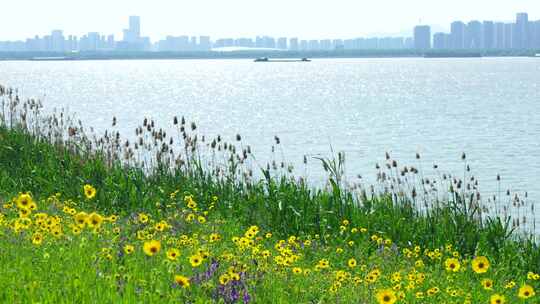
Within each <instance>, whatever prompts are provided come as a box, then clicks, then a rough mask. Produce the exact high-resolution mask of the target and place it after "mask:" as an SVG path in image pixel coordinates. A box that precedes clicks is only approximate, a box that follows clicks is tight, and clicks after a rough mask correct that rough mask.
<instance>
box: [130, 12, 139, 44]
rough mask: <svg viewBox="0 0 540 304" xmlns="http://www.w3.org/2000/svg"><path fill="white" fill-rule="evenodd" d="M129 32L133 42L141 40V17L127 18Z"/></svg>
mask: <svg viewBox="0 0 540 304" xmlns="http://www.w3.org/2000/svg"><path fill="white" fill-rule="evenodd" d="M129 31H130V32H131V34H132V35H133V38H134V39H135V40H138V39H139V38H141V17H139V16H129Z"/></svg>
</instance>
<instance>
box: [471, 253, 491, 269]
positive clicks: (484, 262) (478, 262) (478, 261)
mask: <svg viewBox="0 0 540 304" xmlns="http://www.w3.org/2000/svg"><path fill="white" fill-rule="evenodd" d="M471 267H472V270H473V271H474V272H476V273H486V272H487V271H488V269H489V260H488V259H487V258H486V257H485V256H478V257H476V258H474V259H473V260H472V262H471Z"/></svg>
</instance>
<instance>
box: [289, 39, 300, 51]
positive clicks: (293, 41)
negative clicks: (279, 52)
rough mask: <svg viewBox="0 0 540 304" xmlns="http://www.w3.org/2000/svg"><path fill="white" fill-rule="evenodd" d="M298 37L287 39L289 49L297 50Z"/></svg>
mask: <svg viewBox="0 0 540 304" xmlns="http://www.w3.org/2000/svg"><path fill="white" fill-rule="evenodd" d="M298 47H299V46H298V38H291V39H290V40H289V50H291V51H298Z"/></svg>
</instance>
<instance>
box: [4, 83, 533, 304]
mask: <svg viewBox="0 0 540 304" xmlns="http://www.w3.org/2000/svg"><path fill="white" fill-rule="evenodd" d="M14 96H15V95H13V94H11V95H10V94H9V92H7V91H6V90H5V89H2V90H0V100H2V101H3V103H2V104H3V105H4V104H8V105H10V104H13V101H14V99H15V97H14ZM27 104H29V105H30V104H31V102H30V101H29V102H27ZM10 108H11V109H12V110H6V109H10ZM39 109H40V108H39V106H37V105H35V104H34V106H33V107H32V106H28V107H27V108H26V110H25V108H24V107H22V106H21V105H18V106H17V107H8V106H6V107H4V106H3V111H2V113H3V114H2V116H0V202H2V204H4V203H8V202H11V201H12V200H14V199H15V200H16V199H17V197H18V196H19V194H20V193H23V192H29V193H31V195H32V197H33V198H34V199H35V200H36V201H37V206H38V210H36V211H33V215H34V214H36V213H37V212H45V213H47V214H48V215H49V216H53V215H58V217H59V218H60V219H61V222H60V224H59V227H61V229H62V236H60V237H58V238H56V237H53V236H52V235H51V229H52V228H51V227H48V228H46V229H45V230H43V231H42V232H40V233H43V234H44V235H45V241H44V242H43V244H41V245H39V246H36V245H33V244H32V242H31V240H30V239H31V238H32V236H33V235H34V234H35V233H36V232H38V231H40V230H39V227H38V225H37V224H36V223H35V222H34V223H33V226H31V227H30V228H28V229H26V228H25V229H22V230H20V229H16V228H15V227H16V223H17V222H18V221H19V214H18V213H17V212H16V211H17V210H16V208H17V207H15V206H11V207H10V206H8V205H9V204H8V205H3V206H1V207H0V213H2V214H3V215H4V220H3V221H2V222H3V224H2V225H1V226H0V244H1V246H0V248H1V249H0V250H1V254H0V264H1V265H2V267H1V270H0V284H2V285H3V286H5V288H4V289H3V290H2V291H0V301H2V302H11V303H28V302H42V303H53V302H55V303H56V302H65V303H73V302H80V303H116V302H125V303H133V302H174V301H180V302H182V301H185V302H191V303H206V302H208V301H216V302H220V301H221V302H223V303H227V300H226V298H227V296H225V295H223V294H221V295H220V294H219V291H220V290H221V289H223V288H225V287H223V286H221V287H220V283H219V276H220V275H221V274H223V273H225V272H226V270H225V269H226V268H227V267H229V266H232V267H233V268H235V271H236V272H238V273H242V278H241V280H240V281H239V282H238V284H240V285H239V286H241V288H240V287H238V286H237V287H238V288H240V289H239V290H240V292H248V293H249V294H250V297H251V301H255V302H257V303H271V302H273V303H318V302H320V301H322V302H328V303H337V302H342V303H372V302H374V301H375V299H374V298H375V294H376V293H377V292H379V291H381V290H383V289H386V288H395V291H394V293H396V294H398V295H399V296H401V297H402V299H401V301H403V302H408V303H431V302H436V301H441V300H443V299H447V298H448V296H449V295H450V293H451V291H453V290H455V291H456V294H455V295H456V297H455V299H454V298H452V299H451V300H448V302H450V301H452V302H455V303H458V302H459V303H463V302H466V301H467V300H471V301H472V303H482V302H483V303H487V302H488V300H489V297H490V296H492V295H493V294H495V293H499V294H504V295H506V298H507V301H508V302H509V303H513V302H515V301H517V298H516V295H517V292H518V291H517V288H518V287H520V286H521V285H523V284H525V283H527V284H530V285H531V286H533V287H538V284H537V283H536V280H534V276H533V277H531V278H530V279H527V273H528V272H529V271H534V270H535V269H538V268H540V250H539V248H538V246H537V245H536V243H535V242H534V238H533V237H532V236H527V235H522V234H518V233H516V232H515V231H514V228H515V225H512V224H511V223H512V222H511V221H512V219H510V218H508V217H504V216H501V217H499V216H496V215H492V217H490V216H489V215H488V214H487V213H485V212H482V205H481V202H480V201H479V200H477V199H476V196H475V192H474V191H471V190H467V188H466V187H463V186H462V187H458V186H457V184H458V182H459V181H452V180H446V179H441V180H440V181H439V183H438V184H439V185H443V186H441V187H442V189H443V192H444V193H445V199H444V200H441V199H439V198H435V197H429V198H426V197H425V196H421V195H418V194H417V193H416V192H420V191H421V190H420V189H422V188H421V187H422V185H423V184H419V183H416V184H414V185H413V186H412V188H406V187H404V186H403V185H401V184H398V183H396V182H395V181H396V178H400V172H399V171H398V169H397V168H396V167H397V166H393V165H392V163H393V161H392V160H391V159H388V162H389V166H388V169H387V170H386V169H381V172H384V173H385V174H386V175H387V176H389V177H393V178H394V179H391V178H389V179H387V180H384V181H382V182H381V184H382V185H381V188H382V187H383V186H387V187H388V186H390V187H389V188H390V189H391V190H388V191H375V192H374V193H369V192H370V191H368V190H367V189H366V188H364V190H363V191H356V190H354V189H351V188H349V187H347V186H345V184H344V183H343V181H342V168H343V162H344V160H343V159H344V157H343V156H342V155H341V154H338V156H337V158H336V159H322V160H321V165H323V166H324V168H325V170H327V171H328V172H329V177H328V186H327V187H320V188H313V187H311V186H309V185H308V184H306V183H304V182H301V181H298V179H297V178H296V176H294V174H291V173H289V172H288V171H287V170H285V169H280V168H279V167H280V166H275V167H276V168H272V167H273V166H271V165H270V164H269V165H268V166H267V167H262V168H259V167H257V166H256V165H254V164H255V162H253V161H252V160H253V156H252V155H251V153H250V151H249V148H247V146H246V145H245V144H244V143H243V142H242V141H241V140H239V139H238V140H236V141H232V142H225V141H224V140H223V139H221V137H220V138H217V137H216V138H213V139H210V140H208V139H206V140H204V139H202V136H201V135H200V134H198V133H197V131H196V126H195V125H192V126H189V125H188V124H186V123H185V122H184V120H183V119H182V121H181V122H178V121H177V120H176V119H175V124H174V125H173V128H175V129H176V130H177V133H176V134H175V135H170V134H169V136H167V135H166V134H164V133H163V132H162V131H161V130H159V129H158V128H157V127H155V126H153V122H151V121H150V120H146V119H145V123H143V124H142V125H141V127H140V128H137V132H136V133H137V136H138V137H137V140H136V141H135V143H128V144H125V140H123V139H121V138H118V139H117V137H116V135H115V133H114V132H110V133H108V134H107V135H105V136H103V137H100V138H98V139H93V138H92V137H90V136H88V135H86V134H84V133H83V132H82V131H81V129H80V127H79V126H78V125H77V124H74V123H73V122H72V121H71V120H69V119H67V118H66V117H67V116H65V117H64V120H63V122H58V123H56V122H55V119H54V118H55V117H53V116H46V115H43V114H40V113H39ZM6 113H7V114H6ZM21 114H23V115H22V117H24V119H21V118H20V117H21ZM11 117H13V118H14V119H11ZM49 118H50V119H49ZM56 119H57V121H60V119H59V117H58V116H56ZM158 130H159V131H158ZM169 138H172V139H173V140H172V141H173V142H175V143H176V145H174V144H171V142H170V140H169ZM135 145H136V146H135ZM126 155H127V157H125V156H126ZM140 155H143V157H141V156H140ZM171 155H173V157H171ZM179 159H181V161H178V160H179ZM150 161H151V162H152V165H149V162H150ZM464 162H465V161H464ZM465 164H466V163H465ZM253 170H256V171H258V172H259V173H260V174H259V173H257V172H255V174H254V173H253ZM419 174H421V173H417V172H412V171H409V172H406V173H405V174H403V175H402V176H405V177H408V178H409V179H410V180H416V181H418V180H419V179H420V176H419ZM257 176H260V177H257ZM463 180H465V181H466V180H467V179H466V177H464V178H463ZM464 183H466V182H464ZM86 184H90V185H92V186H94V187H95V188H96V189H97V195H96V196H95V197H94V198H92V199H87V198H86V197H85V195H84V193H83V191H82V189H83V186H84V185H86ZM451 187H453V188H454V189H456V190H454V191H449V189H450V188H451ZM413 189H414V190H413ZM417 189H418V190H417ZM57 193H58V194H59V196H56V194H57ZM172 193H176V194H175V195H171V194H172ZM400 193H403V195H401V194H400ZM187 195H193V197H194V200H195V201H196V202H197V205H198V207H197V210H192V209H190V208H188V207H186V205H185V203H184V197H185V196H187ZM213 197H217V198H218V203H212V202H213V201H214V199H213ZM424 204H426V205H427V206H428V207H427V208H419V206H423V205H424ZM8 207H9V208H8ZM64 207H66V208H71V209H73V210H74V212H75V211H76V212H79V211H87V212H88V213H91V212H97V213H99V214H102V215H111V214H115V215H118V216H119V218H120V219H119V220H118V221H117V222H115V223H106V224H104V225H103V227H101V229H100V230H99V231H97V232H96V231H93V230H92V229H87V228H85V229H83V232H82V234H81V235H77V234H74V233H73V232H72V231H71V230H72V227H73V225H74V223H73V217H72V216H71V215H69V214H66V212H65V210H64ZM205 211H206V212H207V213H206V214H205V213H204V212H205ZM138 213H146V214H149V215H151V218H152V219H153V220H152V222H151V223H150V224H141V223H139V222H137V221H136V220H135V218H136V217H137V214H138ZM189 214H195V215H197V216H203V217H205V219H207V220H208V222H207V223H198V222H197V221H195V222H193V221H189V220H187V217H188V215H189ZM161 220H163V221H166V222H167V225H169V226H170V229H168V230H166V231H165V232H160V231H156V229H155V227H154V226H155V224H157V223H158V222H160V221H161ZM344 220H346V221H348V222H349V224H347V225H345V224H344V223H343V221H344ZM252 225H256V226H257V227H259V229H260V230H261V232H260V234H259V235H260V236H263V238H262V239H261V240H256V239H253V240H254V244H252V245H249V246H247V247H245V248H243V247H242V246H238V244H236V243H234V242H232V238H233V237H234V236H242V235H243V234H244V232H245V231H246V230H247V229H248V228H249V227H250V226H252ZM115 228H117V229H119V230H120V232H118V233H117V232H115V231H116V230H115ZM352 228H356V229H361V228H363V229H365V230H366V232H355V233H352V232H351V229H352ZM137 231H145V233H146V235H145V237H143V238H141V239H139V238H137ZM267 232H270V233H272V237H270V238H268V239H267V238H266V237H264V235H265V234H266V233H267ZM211 233H218V234H219V235H221V238H222V239H221V241H220V242H217V243H210V242H208V239H207V238H208V236H209V235H210V234H211ZM181 235H186V236H187V237H188V238H189V239H190V240H192V243H189V244H179V243H178V240H179V238H180V236H181ZM372 235H376V236H377V237H376V238H374V240H372ZM291 236H294V237H295V238H296V239H297V240H295V241H293V242H290V243H289V242H286V244H289V245H287V246H284V247H283V248H285V247H286V250H285V251H282V250H277V247H276V246H275V244H276V243H277V242H278V241H279V240H280V239H283V240H288V239H289V238H290V237H291ZM148 239H158V240H160V241H161V242H162V245H163V249H162V251H161V252H160V256H159V257H147V256H145V254H144V253H143V252H142V249H141V248H142V247H143V243H144V242H145V241H147V240H148ZM379 239H380V240H379ZM387 239H388V240H391V241H389V244H387V245H386V246H384V244H381V242H384V240H387ZM351 240H353V241H354V243H353V244H352V245H350V244H349V243H348V242H349V241H351ZM306 241H307V242H308V243H311V244H310V245H305V244H306ZM127 243H130V244H131V243H132V244H133V245H135V247H136V252H135V253H134V254H133V255H129V256H126V255H125V254H122V252H123V246H124V245H125V244H127ZM449 244H451V245H452V249H451V250H447V249H446V246H447V245H449ZM415 246H420V248H421V252H418V254H417V255H416V256H415V255H412V256H410V257H407V254H406V251H405V252H404V250H411V251H413V250H414V247H415ZM103 248H106V250H105V252H104V251H103ZM170 248H179V249H180V252H181V257H180V258H179V261H177V262H166V258H165V257H164V252H165V251H166V250H168V249H170ZM338 248H340V249H338ZM289 249H290V252H289V251H287V250H289ZM341 249H342V250H343V252H341V253H340V252H339V251H340V250H341ZM198 250H208V251H209V252H210V256H209V257H208V258H205V261H204V264H203V266H201V268H197V267H191V265H189V263H188V262H187V259H188V257H189V256H191V255H193V254H196V252H197V251H198ZM264 250H269V251H270V252H271V257H270V258H268V259H265V258H262V257H261V256H260V252H262V251H264ZM434 250H440V252H441V255H440V256H437V257H435V258H434V257H433V256H430V255H429V253H430V252H435V251H434ZM454 251H455V252H457V255H458V258H459V260H460V261H461V263H463V265H462V271H460V272H458V273H449V272H448V271H446V270H445V269H444V261H445V260H446V259H447V258H450V256H451V254H452V253H453V252H454ZM109 252H110V254H111V256H112V257H110V258H109V256H107V253H109ZM284 252H285V253H284ZM228 255H233V257H232V258H229V257H228ZM291 255H293V256H295V258H294V259H295V260H294V261H293V262H291V263H288V265H282V264H280V263H278V262H276V261H275V260H274V258H275V257H276V256H285V257H287V256H289V257H290V256H291ZM477 255H485V256H487V257H488V258H489V260H490V262H491V264H492V265H491V268H490V271H489V272H488V273H487V274H485V275H478V274H475V273H473V272H472V270H471V268H470V266H469V265H467V263H470V261H471V259H472V258H473V257H475V256H477ZM352 257H354V258H355V259H357V260H358V263H359V266H358V267H357V268H355V269H351V268H349V267H348V266H347V261H348V259H350V258H352ZM321 259H328V260H329V261H330V264H331V267H330V268H329V269H323V270H320V271H317V269H316V268H315V265H317V263H318V262H319V261H320V260H321ZM418 260H422V261H423V263H424V264H425V266H423V267H420V266H418V265H416V263H417V262H418ZM212 261H216V262H217V263H219V265H220V266H219V269H218V270H216V272H215V273H213V274H212V276H211V277H210V278H208V280H205V281H204V282H199V283H194V282H193V281H194V278H195V277H196V276H197V275H198V274H199V275H200V273H202V272H204V271H208V267H209V265H210V264H211V263H212ZM361 265H364V266H363V268H365V269H359V268H361V267H360V266H361ZM295 267H299V268H301V269H302V270H303V271H304V270H306V269H308V270H309V271H311V274H302V275H294V274H293V273H292V270H293V268H295ZM373 269H379V270H381V272H382V275H381V276H380V277H379V278H378V280H377V281H376V282H374V283H370V284H367V283H365V278H366V275H367V273H368V272H369V271H370V270H373ZM339 271H344V272H346V275H345V276H346V278H345V279H336V275H338V273H339ZM396 272H400V273H401V275H402V276H403V277H405V276H406V275H407V274H410V273H419V272H420V273H424V274H425V276H426V279H425V280H423V281H422V282H416V283H415V284H414V285H415V286H414V288H413V287H411V289H410V290H409V289H407V288H406V286H407V284H409V283H410V282H407V280H405V279H402V280H400V281H399V282H395V281H392V280H391V278H392V275H393V274H395V273H396ZM175 274H183V275H185V276H188V277H189V278H190V279H192V286H190V288H189V289H182V288H179V287H178V286H175V283H174V281H173V279H172V278H173V277H174V275H175ZM124 275H126V276H127V277H126V278H125V279H124V277H123V276H124ZM354 278H361V279H362V280H363V282H360V283H358V282H355V280H354ZM485 278H490V279H493V280H494V281H495V284H496V285H495V288H494V290H484V289H483V288H482V287H481V284H480V282H481V280H482V279H485ZM409 281H410V280H409ZM412 281H414V280H412ZM509 281H515V282H516V283H517V286H516V287H513V288H508V289H506V288H504V285H505V284H506V283H507V282H509ZM336 282H338V283H336ZM398 283H399V284H398ZM400 284H401V285H400ZM338 285H339V287H336V286H338ZM396 285H400V287H399V289H398V288H397V287H396ZM225 286H227V288H230V286H234V285H230V284H229V285H225ZM333 287H335V288H333ZM434 287H437V288H439V289H440V290H441V291H440V293H436V294H434V295H432V296H430V297H427V296H426V298H421V297H420V294H417V293H418V292H422V293H424V295H425V293H426V292H427V291H428V290H429V289H433V288H434ZM220 288H221V289H220ZM231 288H232V287H231ZM447 288H448V289H447ZM227 292H231V290H228V289H227ZM239 300H242V299H241V297H240V299H239ZM533 300H534V299H533Z"/></svg>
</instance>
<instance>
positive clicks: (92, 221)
mask: <svg viewBox="0 0 540 304" xmlns="http://www.w3.org/2000/svg"><path fill="white" fill-rule="evenodd" d="M86 223H87V224H88V226H90V227H91V228H99V226H101V223H103V217H102V216H101V215H99V214H97V213H95V212H92V213H91V214H90V215H89V216H88V217H87V219H86Z"/></svg>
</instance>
